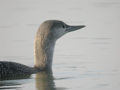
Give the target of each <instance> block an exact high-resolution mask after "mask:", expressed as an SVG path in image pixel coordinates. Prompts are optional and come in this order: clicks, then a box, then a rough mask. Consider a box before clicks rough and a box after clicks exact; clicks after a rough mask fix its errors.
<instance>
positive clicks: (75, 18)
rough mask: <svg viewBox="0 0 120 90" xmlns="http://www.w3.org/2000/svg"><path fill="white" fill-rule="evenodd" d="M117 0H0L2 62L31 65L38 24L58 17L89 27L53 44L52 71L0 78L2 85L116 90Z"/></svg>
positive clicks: (15, 89) (119, 69)
mask: <svg viewBox="0 0 120 90" xmlns="http://www.w3.org/2000/svg"><path fill="white" fill-rule="evenodd" d="M119 17H120V1H119V0H52V1H51V0H49V1H47V0H44V1H42V0H0V61H14V62H19V63H23V64H26V65H29V66H33V59H34V56H33V40H34V37H35V32H36V31H37V29H38V27H39V24H40V23H42V22H43V21H45V20H48V19H58V20H62V21H64V22H66V23H67V24H71V25H79V24H85V25H86V26H87V27H86V28H84V29H81V30H79V31H76V32H72V33H69V34H67V35H65V36H64V37H62V38H61V39H59V40H58V41H57V44H56V48H55V53H54V62H53V74H52V73H50V74H49V73H46V72H41V73H38V74H37V75H32V76H31V77H29V78H26V79H20V80H4V81H0V89H1V90H4V89H5V90H29V89H30V90H119V89H120V79H119V78H120V61H119V60H120V55H119V53H120V47H119V46H120V40H119V38H120V36H119V33H120V31H119V29H120V18H119Z"/></svg>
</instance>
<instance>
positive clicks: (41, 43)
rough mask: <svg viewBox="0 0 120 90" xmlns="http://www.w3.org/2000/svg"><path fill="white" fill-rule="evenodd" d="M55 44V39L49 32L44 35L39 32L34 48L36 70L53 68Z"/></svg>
mask: <svg viewBox="0 0 120 90" xmlns="http://www.w3.org/2000/svg"><path fill="white" fill-rule="evenodd" d="M55 42H56V40H54V39H53V37H52V35H49V32H47V33H46V34H43V33H42V32H41V31H40V30H38V32H37V34H36V38H35V47H34V55H35V60H34V63H35V65H34V67H35V68H37V69H39V70H44V69H47V70H48V69H51V68H52V59H53V52H54V46H55Z"/></svg>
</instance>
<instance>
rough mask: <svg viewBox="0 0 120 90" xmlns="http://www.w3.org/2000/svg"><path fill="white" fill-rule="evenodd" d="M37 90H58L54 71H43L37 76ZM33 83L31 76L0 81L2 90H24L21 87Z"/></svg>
mask: <svg viewBox="0 0 120 90" xmlns="http://www.w3.org/2000/svg"><path fill="white" fill-rule="evenodd" d="M35 75H36V76H35V86H36V87H35V88H36V90H56V88H55V83H54V78H53V73H52V71H41V72H39V73H37V74H35ZM31 81H33V79H32V78H30V75H28V76H24V77H19V78H18V77H14V78H13V77H12V78H5V79H2V80H0V89H3V90H4V89H5V90H6V89H16V88H22V87H21V85H23V84H27V83H29V82H31Z"/></svg>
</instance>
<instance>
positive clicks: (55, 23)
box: [40, 20, 85, 40]
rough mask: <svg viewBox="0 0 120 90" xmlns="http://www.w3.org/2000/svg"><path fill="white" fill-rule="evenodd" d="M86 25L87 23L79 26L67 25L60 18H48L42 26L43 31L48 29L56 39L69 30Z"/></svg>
mask: <svg viewBox="0 0 120 90" xmlns="http://www.w3.org/2000/svg"><path fill="white" fill-rule="evenodd" d="M84 27H85V25H78V26H71V25H67V24H66V23H64V22H63V21H59V20H47V21H45V22H43V23H42V24H41V26H40V28H42V30H44V31H43V32H46V31H47V32H48V33H49V35H50V36H51V37H52V38H54V39H55V40H57V39H59V38H60V37H61V36H63V35H64V34H66V33H68V32H72V31H76V30H78V29H81V28H84ZM43 34H44V33H43Z"/></svg>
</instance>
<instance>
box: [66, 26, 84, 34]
mask: <svg viewBox="0 0 120 90" xmlns="http://www.w3.org/2000/svg"><path fill="white" fill-rule="evenodd" d="M84 27H85V25H78V26H69V25H67V27H66V31H67V32H71V31H76V30H78V29H81V28H84Z"/></svg>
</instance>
